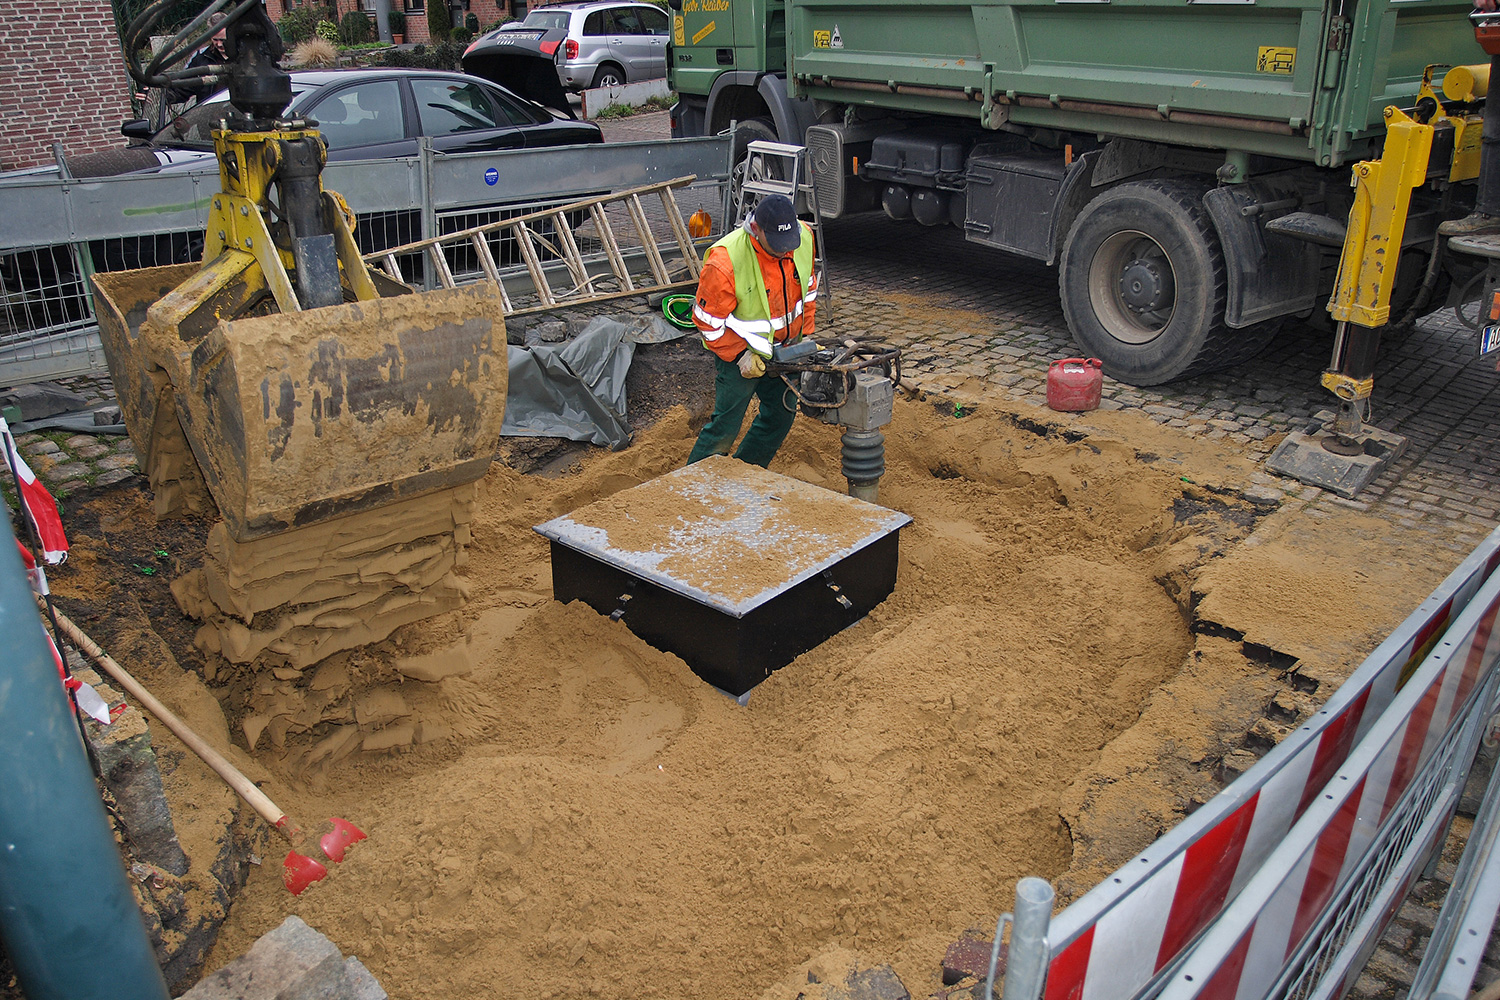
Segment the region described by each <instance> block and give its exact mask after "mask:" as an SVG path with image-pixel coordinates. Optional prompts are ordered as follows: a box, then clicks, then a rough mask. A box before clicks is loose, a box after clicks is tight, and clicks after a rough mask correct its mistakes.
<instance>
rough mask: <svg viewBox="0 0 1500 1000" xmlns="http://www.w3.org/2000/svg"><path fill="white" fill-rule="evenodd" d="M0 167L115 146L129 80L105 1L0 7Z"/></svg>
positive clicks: (16, 1)
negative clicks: (55, 147) (58, 149)
mask: <svg viewBox="0 0 1500 1000" xmlns="http://www.w3.org/2000/svg"><path fill="white" fill-rule="evenodd" d="M0 80H4V81H5V84H6V85H5V87H4V88H3V89H0V120H3V121H4V122H5V127H4V130H3V132H0V170H15V169H17V168H20V167H31V166H37V165H38V164H43V163H51V162H52V160H53V156H52V144H53V143H55V142H61V143H62V144H63V147H64V148H65V149H66V151H67V152H68V153H69V155H73V156H77V155H78V154H80V153H87V152H90V151H92V150H95V149H98V148H100V147H101V146H106V145H123V144H124V139H122V138H121V137H120V123H121V122H123V121H125V120H126V119H128V118H131V117H133V116H132V115H131V112H130V92H131V91H130V78H129V77H128V76H127V75H126V73H125V60H124V57H123V56H122V55H121V52H120V34H119V32H118V31H117V30H116V28H115V16H114V13H113V12H112V11H111V9H110V5H109V0H9V2H7V3H0Z"/></svg>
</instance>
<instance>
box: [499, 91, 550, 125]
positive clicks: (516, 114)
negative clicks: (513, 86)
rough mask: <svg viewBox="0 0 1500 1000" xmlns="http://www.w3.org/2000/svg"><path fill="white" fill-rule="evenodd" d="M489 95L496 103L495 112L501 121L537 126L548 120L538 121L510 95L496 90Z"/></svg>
mask: <svg viewBox="0 0 1500 1000" xmlns="http://www.w3.org/2000/svg"><path fill="white" fill-rule="evenodd" d="M487 93H488V94H489V95H490V100H491V101H492V102H494V105H495V111H496V113H497V114H498V117H499V118H500V120H501V121H505V120H506V119H509V120H510V123H511V124H512V125H535V124H537V123H538V122H539V121H545V120H546V119H538V118H537V116H536V115H535V114H533V113H532V112H531V111H528V110H527V109H526V108H525V107H524V106H523V105H522V104H520V103H519V102H518V101H516V100H515V99H513V98H512V97H511V96H510V95H509V94H502V93H500V92H498V91H495V90H489V91H487Z"/></svg>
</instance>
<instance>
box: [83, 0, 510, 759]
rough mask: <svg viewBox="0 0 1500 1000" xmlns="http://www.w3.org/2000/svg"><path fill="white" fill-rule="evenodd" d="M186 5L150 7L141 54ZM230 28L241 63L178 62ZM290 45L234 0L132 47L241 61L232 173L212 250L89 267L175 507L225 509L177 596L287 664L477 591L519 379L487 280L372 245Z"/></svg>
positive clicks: (305, 661) (201, 78) (139, 442)
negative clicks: (359, 241)
mask: <svg viewBox="0 0 1500 1000" xmlns="http://www.w3.org/2000/svg"><path fill="white" fill-rule="evenodd" d="M172 6H173V0H155V2H153V3H152V4H151V5H150V6H148V7H147V8H146V9H145V10H144V11H142V13H141V14H140V15H139V16H138V17H136V18H135V19H134V20H133V21H132V22H131V24H130V25H129V27H128V28H127V31H126V37H127V44H126V49H127V51H128V52H136V51H140V50H141V49H142V48H143V47H144V42H145V40H146V39H147V38H148V37H149V36H150V34H151V32H152V29H153V28H154V27H155V26H156V25H157V24H158V23H159V22H160V21H161V19H162V18H163V17H164V16H165V15H166V13H167V11H168V9H169V8H171V7H172ZM217 13H224V14H225V18H224V20H223V22H222V23H221V24H211V23H210V22H209V18H210V16H211V15H214V14H217ZM218 30H222V31H224V32H225V33H226V51H227V57H228V61H227V62H225V63H223V64H219V65H209V66H199V67H191V66H190V67H188V68H174V67H178V66H179V64H181V63H182V62H184V61H185V60H186V59H187V58H188V57H189V56H191V55H192V54H193V53H194V52H195V51H197V50H198V49H199V48H200V47H201V46H202V45H204V44H205V43H206V42H207V41H208V40H209V38H210V37H211V36H212V35H213V34H214V32H215V31H218ZM281 55H282V44H281V37H280V35H279V34H278V32H277V30H276V26H275V25H274V24H273V23H272V22H271V20H270V18H269V17H268V16H267V14H266V11H265V8H264V6H263V4H262V2H261V0H215V2H213V3H211V4H210V5H209V6H208V7H207V8H206V9H205V10H204V11H203V13H202V14H200V15H199V16H198V17H196V18H194V19H193V20H192V21H191V22H190V23H189V24H188V25H187V26H186V27H185V28H184V29H183V30H182V31H180V32H178V34H177V35H176V36H174V37H173V38H172V39H171V41H170V42H169V43H168V44H167V45H166V46H165V47H164V48H162V49H160V50H159V52H158V54H157V55H156V56H155V57H153V58H152V59H151V61H150V62H149V63H147V64H146V65H145V66H138V65H132V66H131V67H130V70H131V74H132V75H133V76H134V77H135V79H136V80H137V81H138V82H139V83H141V84H142V85H143V86H153V87H172V86H181V85H182V84H184V83H203V82H208V81H227V84H228V89H229V104H228V106H227V110H226V114H225V118H224V119H223V120H222V121H221V122H220V127H219V128H218V129H216V130H215V131H214V134H213V135H214V148H215V151H216V153H217V155H218V161H219V180H220V187H221V191H220V193H219V194H217V195H215V196H213V198H212V202H211V211H210V213H209V218H208V226H207V229H206V231H205V232H204V255H203V261H202V263H201V264H187V265H176V266H170V267H157V268H148V269H144V270H136V271H123V272H116V273H109V274H98V275H95V276H94V279H93V280H94V286H95V289H96V300H97V302H98V304H99V319H100V331H101V336H102V340H103V343H104V350H105V355H106V359H107V361H108V363H109V370H110V375H111V377H112V378H113V379H114V384H115V389H116V392H117V394H118V396H119V401H120V408H121V411H122V412H123V414H124V417H125V422H126V425H127V429H128V430H129V433H130V437H131V441H132V442H133V443H134V445H135V448H136V453H137V456H138V458H139V461H140V463H141V467H142V469H143V470H144V472H145V473H146V475H147V477H148V479H149V481H150V485H151V488H152V490H153V492H154V494H155V501H156V508H157V513H158V515H172V514H176V513H184V512H190V511H193V512H203V513H208V514H212V513H214V512H217V513H218V515H219V516H220V517H221V518H222V521H221V522H219V523H218V524H216V525H215V526H214V527H213V529H212V530H211V531H210V534H209V538H208V544H207V552H206V557H205V564H204V566H203V567H202V568H201V569H200V570H196V571H194V572H192V573H189V574H188V575H187V576H185V577H182V578H179V579H178V580H176V581H174V584H173V590H174V593H175V594H176V596H177V599H178V601H179V603H181V605H182V606H183V608H184V610H185V611H187V612H188V613H189V614H193V615H195V616H197V617H199V618H201V619H203V620H204V622H205V624H204V626H203V627H202V628H200V630H199V633H198V636H197V641H198V644H199V645H200V646H201V647H202V648H204V649H205V650H207V651H211V652H213V653H217V654H219V655H220V656H222V658H223V660H224V661H227V662H228V663H229V664H231V665H233V664H244V663H250V662H251V661H256V662H257V663H258V664H261V665H268V666H272V667H276V668H279V669H278V670H277V671H276V676H277V677H278V678H281V677H283V676H284V675H285V676H292V675H294V674H295V672H297V671H300V670H302V669H305V668H306V667H309V666H311V665H312V664H314V663H316V662H318V661H319V660H321V659H324V658H325V657H327V656H328V655H329V654H330V653H333V652H335V651H337V650H340V649H349V648H354V647H356V646H360V645H363V644H366V643H369V642H373V641H378V640H380V639H383V638H384V637H385V636H387V635H389V634H390V632H391V631H393V630H394V629H395V628H397V627H398V626H400V625H402V624H405V623H407V622H410V621H414V620H417V619H420V618H424V617H427V616H430V615H434V614H438V613H441V612H444V611H447V610H451V609H453V608H456V607H457V606H458V605H459V604H460V603H461V602H462V600H463V598H464V596H465V593H466V589H465V586H466V585H465V582H464V581H463V580H462V579H461V578H460V577H458V576H457V575H456V573H455V570H456V569H458V568H459V567H461V566H462V564H463V562H464V558H465V551H464V550H465V546H466V544H467V542H468V537H469V536H468V524H469V520H470V516H471V513H472V508H473V505H474V501H475V490H476V486H475V484H476V481H477V480H479V479H480V478H481V477H482V476H483V475H484V474H485V472H486V470H487V469H488V468H489V465H490V461H491V458H492V456H493V454H494V451H495V446H496V444H497V442H498V440H499V434H500V424H501V419H502V417H503V408H504V401H505V391H506V358H505V353H504V352H505V323H504V315H503V312H502V307H501V301H500V299H499V297H498V295H497V294H496V293H495V292H494V291H493V289H492V288H491V287H490V286H487V285H479V286H472V287H467V288H463V289H448V290H439V291H431V292H422V293H418V292H416V291H415V290H414V289H412V288H410V287H408V286H406V285H404V284H401V283H399V282H397V281H394V280H392V279H391V278H389V277H387V276H386V275H384V274H382V273H381V272H379V271H376V270H371V269H368V268H366V266H365V265H364V263H363V261H361V259H360V255H359V250H358V247H357V245H356V243H355V240H354V235H353V227H354V225H355V224H356V223H355V219H354V218H353V216H352V214H351V213H350V212H349V210H348V207H347V206H346V205H345V203H344V201H343V199H342V198H340V197H339V196H338V195H337V194H336V193H334V192H332V191H327V190H324V188H323V186H322V180H321V171H322V167H323V164H324V162H325V159H326V155H327V148H326V146H325V144H324V143H323V141H322V139H321V138H320V136H319V133H318V129H317V122H315V121H312V120H310V119H306V118H296V117H291V118H287V117H283V113H284V111H285V108H286V107H287V105H288V103H289V102H290V101H291V98H292V91H291V81H290V77H289V76H288V74H287V73H286V72H284V71H283V70H281V69H280V68H279V66H278V62H279V60H280V58H281ZM213 662H214V658H213V657H210V663H211V664H212V663H213ZM288 668H289V669H290V671H292V672H293V673H292V674H291V675H289V674H287V669H288ZM213 669H214V667H213V666H210V671H212V670H213ZM251 707H252V709H253V708H254V706H253V705H252V706H251ZM317 721H318V720H317V719H310V718H309V719H288V718H286V717H282V718H279V719H272V720H271V721H270V723H269V727H268V731H269V732H270V734H271V736H272V739H273V740H276V739H278V738H279V737H284V736H285V733H286V731H287V729H288V728H289V727H290V728H292V729H294V730H296V729H302V728H306V727H308V726H309V725H315V724H316V723H317Z"/></svg>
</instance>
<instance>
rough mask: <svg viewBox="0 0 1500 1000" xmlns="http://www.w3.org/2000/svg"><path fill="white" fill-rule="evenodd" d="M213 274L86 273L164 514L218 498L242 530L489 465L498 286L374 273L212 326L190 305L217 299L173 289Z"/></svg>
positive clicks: (303, 521) (310, 519)
mask: <svg viewBox="0 0 1500 1000" xmlns="http://www.w3.org/2000/svg"><path fill="white" fill-rule="evenodd" d="M206 272H207V269H200V267H199V265H192V264H189V265H180V266H173V267H162V268H148V269H144V270H138V271H125V272H118V273H111V274H99V275H95V277H94V282H95V287H96V288H97V290H98V295H97V299H98V302H99V320H100V332H101V336H102V340H103V343H104V351H105V356H106V359H107V360H108V363H109V369H110V375H111V376H112V378H113V379H114V383H115V386H116V391H117V393H118V396H119V400H120V408H121V411H122V413H123V414H124V418H125V423H126V427H127V429H128V430H129V432H130V436H131V439H132V441H133V443H134V444H135V447H136V452H137V454H138V455H139V456H140V458H141V462H142V467H143V469H144V470H145V471H146V472H147V474H148V477H149V478H150V481H151V485H152V488H153V490H155V491H156V493H157V502H158V513H159V514H167V513H172V512H173V510H174V509H175V510H181V509H194V508H197V509H205V510H206V509H208V508H207V504H206V500H207V497H208V496H209V495H211V497H212V500H213V503H214V505H215V506H217V508H218V510H219V513H220V515H221V516H222V517H223V518H224V521H225V524H226V526H227V527H228V529H229V532H230V534H231V535H232V536H233V538H234V539H235V540H236V541H238V542H250V541H252V540H255V539H259V538H264V537H267V536H270V535H275V534H278V533H280V532H284V531H287V530H289V529H293V528H297V527H301V526H304V525H309V524H315V523H318V522H320V521H325V520H329V519H332V518H336V517H340V516H344V515H348V514H353V513H358V512H361V511H368V510H373V509H375V508H378V507H383V506H386V505H390V504H394V503H398V502H400V501H403V500H405V499H408V498H411V497H416V496H419V495H422V494H425V493H430V492H434V491H438V490H443V489H447V488H452V487H456V486H461V485H464V484H467V483H471V482H474V481H475V480H478V479H480V478H482V477H483V476H484V474H485V471H486V470H487V469H488V468H489V464H490V461H491V459H492V457H493V455H494V451H495V446H496V444H497V442H498V440H499V436H500V424H501V421H502V418H503V416H504V403H505V392H506V373H507V366H506V355H505V350H506V348H505V320H504V314H503V312H502V304H501V300H500V298H499V296H498V295H497V294H496V293H495V291H494V289H493V287H492V286H489V285H487V284H481V285H471V286H466V287H463V288H454V289H441V290H438V291H431V292H424V293H420V294H416V293H412V292H411V291H410V289H408V288H406V287H405V286H400V285H397V284H396V283H394V282H384V283H383V284H382V287H381V288H380V291H381V292H382V297H381V298H377V299H370V300H366V301H360V302H346V303H344V304H342V305H334V306H327V307H324V308H318V309H309V310H303V311H301V312H292V313H276V312H270V313H269V314H265V313H264V310H263V309H262V310H252V311H253V312H260V313H262V314H260V315H251V316H248V317H245V318H237V319H233V320H221V319H218V318H217V317H216V316H215V315H214V314H213V313H214V312H216V311H217V310H214V309H205V308H203V307H202V306H201V303H208V304H209V305H212V299H211V297H204V296H202V295H201V294H199V295H198V300H197V301H198V302H199V303H200V305H199V306H198V307H195V308H194V309H192V310H188V309H186V308H182V307H180V302H178V301H177V300H178V299H179V298H181V297H182V296H183V295H184V291H183V290H184V289H188V290H189V293H190V294H198V293H193V292H192V284H193V282H194V281H195V280H201V278H199V277H198V276H200V275H203V274H205V273H206ZM200 292H201V290H200ZM205 491H206V493H205ZM164 508H166V509H164Z"/></svg>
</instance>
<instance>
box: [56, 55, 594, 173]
mask: <svg viewBox="0 0 1500 1000" xmlns="http://www.w3.org/2000/svg"><path fill="white" fill-rule="evenodd" d="M228 100H229V95H228V94H227V93H219V94H216V95H214V96H213V97H211V98H209V99H208V100H207V101H205V102H203V103H202V104H199V105H197V106H196V107H193V108H190V109H189V110H188V111H186V112H184V113H183V114H181V115H178V116H177V117H175V118H173V119H172V120H171V121H169V122H168V123H167V124H166V126H165V127H163V128H161V129H158V130H157V131H156V132H155V133H154V134H150V137H149V139H146V138H145V136H146V128H145V127H144V123H140V122H132V123H129V124H127V126H126V134H127V135H130V136H132V137H134V138H137V139H145V141H144V142H142V143H141V144H139V145H135V146H131V147H129V148H128V149H125V150H109V151H105V152H103V153H93V154H88V155H86V156H81V157H77V158H76V159H74V160H71V161H69V167H70V168H72V170H73V172H74V174H75V176H81V177H87V176H100V175H103V174H116V173H124V172H127V171H132V170H141V169H151V168H153V167H157V168H159V167H161V166H165V165H169V164H177V163H196V162H201V161H202V160H203V159H204V158H205V157H211V156H212V155H213V135H212V132H213V130H214V129H215V128H218V127H219V122H220V121H221V120H222V119H223V118H224V116H225V113H226V111H227V102H228ZM286 114H287V116H288V117H292V116H302V117H307V118H311V119H313V120H314V121H316V122H317V125H318V130H319V131H320V132H321V133H322V135H323V139H324V141H326V142H327V143H328V159H329V160H330V161H335V162H336V161H338V160H368V159H378V158H382V157H387V156H415V155H416V153H417V139H418V138H419V137H421V136H428V137H429V138H431V140H432V146H433V148H434V149H436V150H437V151H438V152H442V153H468V152H477V151H482V150H499V149H523V148H526V147H537V146H571V145H581V144H585V143H594V142H603V141H604V137H603V135H602V133H601V132H600V131H599V126H597V125H595V124H593V123H592V122H580V121H576V120H574V119H572V118H568V117H566V116H564V115H562V114H559V113H557V112H555V111H552V110H549V109H547V108H544V107H543V106H542V105H540V104H537V103H535V102H533V101H528V100H526V99H525V98H522V97H518V96H517V95H515V94H513V93H512V92H510V91H509V90H506V89H505V88H504V87H501V86H499V85H498V84H495V83H491V82H489V81H488V80H482V79H480V78H478V77H474V76H468V75H465V74H462V73H442V72H437V71H433V70H414V69H366V70H326V71H299V72H295V73H293V74H292V103H291V104H290V105H288V107H287V111H286ZM122 154H124V155H125V156H129V157H131V161H132V164H133V165H131V166H127V167H126V169H124V170H122V169H120V168H119V167H120V164H119V161H120V160H121V159H122ZM106 159H108V160H113V161H114V163H109V162H105V161H106ZM100 168H102V169H100Z"/></svg>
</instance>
